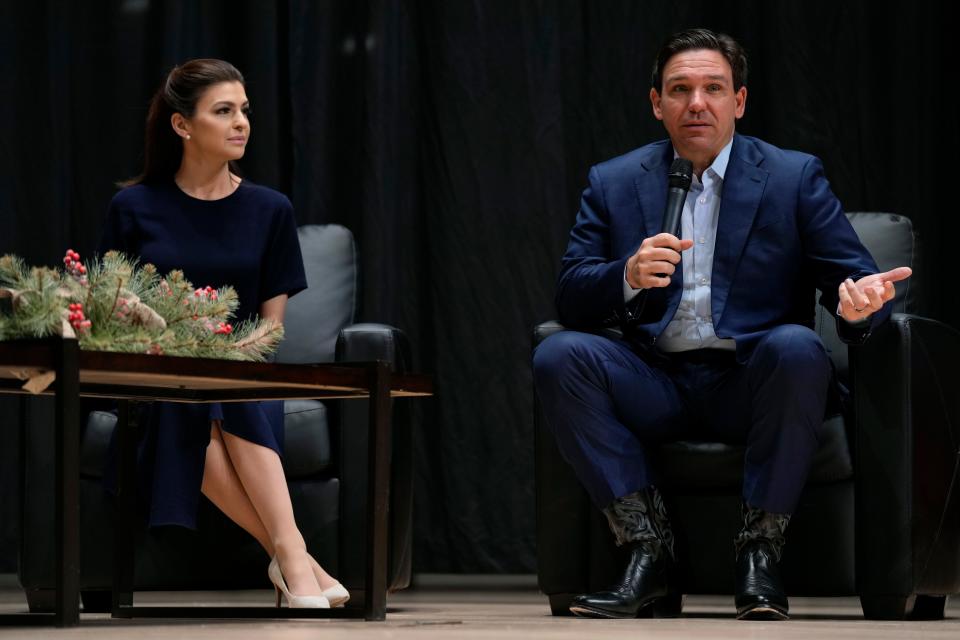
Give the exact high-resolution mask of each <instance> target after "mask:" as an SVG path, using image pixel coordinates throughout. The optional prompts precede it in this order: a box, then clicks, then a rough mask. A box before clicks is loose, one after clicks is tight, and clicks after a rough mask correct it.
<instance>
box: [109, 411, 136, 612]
mask: <svg viewBox="0 0 960 640" xmlns="http://www.w3.org/2000/svg"><path fill="white" fill-rule="evenodd" d="M131 405H133V403H132V402H130V401H128V400H120V401H119V402H118V406H117V449H118V451H119V453H120V455H119V460H118V464H117V497H116V503H115V504H116V508H115V511H114V522H115V527H114V533H113V535H114V540H113V594H112V614H113V617H118V616H120V607H122V606H131V605H132V604H133V578H134V575H133V574H134V562H135V547H136V545H135V540H134V536H135V535H136V517H137V516H136V492H137V480H136V466H137V437H136V427H137V420H136V416H135V413H136V406H135V405H134V406H131Z"/></svg>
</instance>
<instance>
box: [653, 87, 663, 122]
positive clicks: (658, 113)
mask: <svg viewBox="0 0 960 640" xmlns="http://www.w3.org/2000/svg"><path fill="white" fill-rule="evenodd" d="M650 106H652V107H653V117H654V118H656V119H657V120H663V111H662V110H661V109H660V94H659V93H658V92H657V90H656V89H653V88H651V89H650Z"/></svg>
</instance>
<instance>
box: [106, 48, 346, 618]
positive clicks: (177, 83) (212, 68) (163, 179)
mask: <svg viewBox="0 0 960 640" xmlns="http://www.w3.org/2000/svg"><path fill="white" fill-rule="evenodd" d="M249 139H250V121H249V102H248V100H247V96H246V91H245V89H244V82H243V76H242V75H241V74H240V72H239V71H237V69H236V68H234V67H233V66H232V65H231V64H229V63H227V62H224V61H222V60H211V59H201V60H192V61H190V62H187V63H185V64H184V65H182V66H179V67H175V68H174V69H173V70H172V71H171V72H170V74H169V75H168V76H167V79H166V81H165V82H164V83H163V85H162V86H161V87H160V89H159V90H158V91H157V94H156V95H155V96H154V98H153V101H152V103H151V105H150V111H149V114H148V115H147V132H146V151H145V163H144V171H143V173H142V174H141V175H140V176H139V177H137V178H135V179H133V180H131V181H130V182H129V183H128V184H127V185H126V187H125V188H124V189H122V190H121V191H120V192H119V193H117V195H116V196H114V198H113V201H112V202H111V203H110V209H109V212H108V215H107V222H106V226H105V229H104V235H103V238H102V240H101V243H100V252H101V253H103V252H105V251H107V250H110V249H116V250H119V251H122V252H124V253H126V254H128V255H130V256H135V257H139V258H140V259H141V262H150V263H153V264H154V265H156V267H157V268H158V270H159V271H160V273H167V272H169V271H170V270H172V269H182V270H183V272H184V274H185V276H186V277H187V279H188V280H190V281H191V282H193V284H194V285H195V286H198V287H203V286H207V285H209V286H212V287H215V288H217V287H221V286H224V285H231V286H233V287H234V288H235V289H236V291H237V294H238V296H239V299H240V306H239V308H238V310H237V314H236V317H237V319H238V320H241V319H244V318H247V317H250V316H253V315H255V314H259V316H260V317H262V318H269V319H273V320H275V321H277V322H283V314H284V310H285V308H286V304H287V299H288V298H289V297H290V296H292V295H294V294H296V293H297V292H299V291H301V290H303V289H305V288H306V286H307V283H306V277H305V275H304V271H303V260H302V258H301V255H300V246H299V243H298V240H297V227H296V222H295V221H294V217H293V207H292V206H291V204H290V201H289V200H288V199H287V198H286V197H285V196H284V195H282V194H280V193H278V192H276V191H273V190H272V189H268V188H266V187H262V186H259V185H255V184H251V183H250V182H249V181H246V180H242V179H241V178H240V177H239V176H238V175H237V173H236V171H235V167H234V164H233V163H234V162H235V161H236V160H239V159H240V158H241V157H243V153H244V149H245V147H246V144H247V141H248V140H249ZM147 434H148V436H147V438H148V443H147V444H148V446H147V447H146V451H149V452H150V458H151V459H149V460H146V461H145V465H144V466H145V467H146V469H145V470H146V471H147V472H148V473H149V474H150V483H149V493H150V525H151V526H157V525H169V524H175V525H181V526H186V527H191V528H193V527H195V526H196V516H197V507H198V503H199V497H200V494H201V493H203V495H205V496H206V497H207V498H209V499H210V501H211V502H213V504H215V505H216V506H217V507H218V508H219V509H220V510H221V511H223V512H224V513H225V514H226V515H227V516H228V517H230V518H231V519H232V520H233V521H234V522H236V523H237V524H238V525H240V526H241V527H243V528H244V529H245V530H246V531H248V532H249V533H250V534H251V535H252V536H254V538H256V539H257V541H258V542H259V543H260V544H261V545H262V546H263V548H264V549H265V550H266V552H267V554H268V555H269V556H270V558H271V561H270V564H269V566H268V574H269V576H270V579H271V581H273V583H274V585H275V586H276V588H277V604H278V606H279V602H280V594H281V593H283V594H284V595H285V596H286V599H287V602H288V604H289V606H291V607H321V608H322V607H327V606H331V605H332V606H337V605H340V604H343V602H345V601H346V600H347V598H349V594H348V593H347V592H346V590H345V589H344V588H343V587H342V586H341V585H340V583H339V582H337V581H336V580H335V579H333V578H331V577H330V576H329V575H328V574H327V573H326V572H325V571H324V570H323V569H322V568H321V567H320V565H319V564H317V562H316V561H315V560H314V559H313V557H312V556H310V554H309V553H307V548H306V544H305V542H304V539H303V536H302V535H301V533H300V531H299V529H298V528H297V525H296V522H295V520H294V516H293V507H292V505H291V502H290V494H289V491H288V489H287V483H286V480H285V478H284V474H283V468H282V466H281V458H280V456H281V455H282V452H283V408H282V403H281V402H277V401H273V402H244V403H224V404H222V405H220V404H216V405H188V404H177V403H154V405H153V409H152V410H151V412H150V416H149V418H148V424H147Z"/></svg>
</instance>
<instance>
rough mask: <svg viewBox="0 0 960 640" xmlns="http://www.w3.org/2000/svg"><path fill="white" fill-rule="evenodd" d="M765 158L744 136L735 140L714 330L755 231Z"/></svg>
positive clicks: (721, 230)
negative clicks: (749, 240)
mask: <svg viewBox="0 0 960 640" xmlns="http://www.w3.org/2000/svg"><path fill="white" fill-rule="evenodd" d="M762 162H763V156H762V155H761V154H760V151H759V150H758V149H757V148H756V146H755V145H754V144H753V143H752V142H751V141H750V140H747V139H745V138H743V137H742V136H739V135H737V136H735V137H734V140H733V148H732V149H731V150H730V163H729V164H728V165H727V172H726V176H725V178H724V181H723V194H722V199H721V201H720V214H719V220H718V221H717V241H716V245H715V247H714V253H713V275H712V284H711V311H712V313H713V324H714V327H717V326H719V324H720V321H721V319H722V318H723V312H724V310H725V308H726V305H727V298H728V296H729V294H730V285H731V283H732V282H733V279H734V277H735V276H736V271H737V266H738V265H739V264H740V257H741V255H742V253H743V247H744V245H745V244H746V242H747V237H748V236H749V235H750V229H751V228H752V227H753V220H754V218H755V217H756V215H757V210H758V209H759V207H760V199H761V198H762V196H763V189H764V187H765V186H766V183H767V176H768V175H769V174H768V173H767V171H765V170H763V169H761V168H760V166H759V165H760V164H761V163H762Z"/></svg>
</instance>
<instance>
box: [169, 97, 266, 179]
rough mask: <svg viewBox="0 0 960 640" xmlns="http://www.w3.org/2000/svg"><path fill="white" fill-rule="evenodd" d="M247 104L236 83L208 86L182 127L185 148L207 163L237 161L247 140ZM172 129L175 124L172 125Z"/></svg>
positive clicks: (248, 106) (248, 105)
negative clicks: (202, 157)
mask: <svg viewBox="0 0 960 640" xmlns="http://www.w3.org/2000/svg"><path fill="white" fill-rule="evenodd" d="M249 113H250V101H249V100H247V92H246V91H244V89H243V85H242V84H240V83H239V82H220V83H217V84H215V85H211V86H210V88H208V89H207V90H206V91H205V92H204V93H203V94H202V95H201V96H200V99H199V100H197V108H196V109H195V110H194V114H193V117H192V118H183V120H182V125H181V126H182V128H183V130H184V131H186V133H187V134H189V136H190V138H189V139H186V140H184V145H185V148H189V149H190V150H191V151H194V152H197V153H199V154H200V155H201V156H204V157H206V158H209V159H211V160H221V159H222V160H224V161H229V160H238V159H240V158H242V157H243V152H244V150H245V149H246V146H247V141H248V140H249V139H250V120H249V117H248V116H249ZM174 128H177V127H176V122H174Z"/></svg>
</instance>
